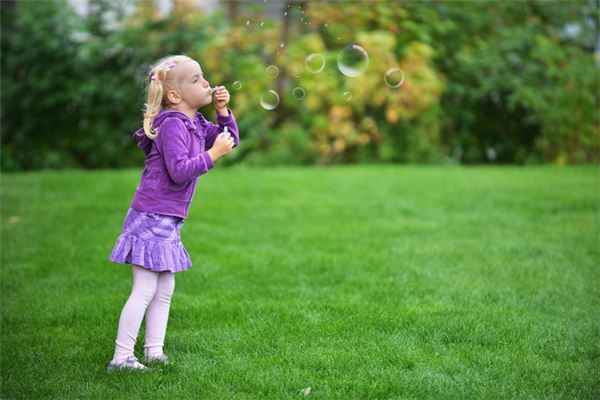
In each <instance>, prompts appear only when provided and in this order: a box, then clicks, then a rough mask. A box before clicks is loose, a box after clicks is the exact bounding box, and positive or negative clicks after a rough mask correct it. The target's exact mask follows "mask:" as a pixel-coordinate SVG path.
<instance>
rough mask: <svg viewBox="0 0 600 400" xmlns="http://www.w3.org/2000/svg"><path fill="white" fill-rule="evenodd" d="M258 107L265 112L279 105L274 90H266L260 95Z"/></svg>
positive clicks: (277, 96)
mask: <svg viewBox="0 0 600 400" xmlns="http://www.w3.org/2000/svg"><path fill="white" fill-rule="evenodd" d="M260 105H261V106H262V108H264V109H265V110H274V109H275V108H277V106H278V105H279V95H278V94H277V92H276V91H274V90H267V91H265V92H263V93H262V94H261V95H260Z"/></svg>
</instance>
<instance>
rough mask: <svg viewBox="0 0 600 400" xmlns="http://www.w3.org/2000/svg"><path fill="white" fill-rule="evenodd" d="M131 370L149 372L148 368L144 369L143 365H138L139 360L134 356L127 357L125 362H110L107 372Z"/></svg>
mask: <svg viewBox="0 0 600 400" xmlns="http://www.w3.org/2000/svg"><path fill="white" fill-rule="evenodd" d="M123 369H124V370H132V371H150V368H148V367H146V366H145V365H144V364H142V363H140V362H139V360H138V359H137V358H136V357H135V356H129V357H127V359H126V360H125V361H121V362H116V361H114V360H113V361H111V362H110V364H108V371H109V372H110V371H115V370H123Z"/></svg>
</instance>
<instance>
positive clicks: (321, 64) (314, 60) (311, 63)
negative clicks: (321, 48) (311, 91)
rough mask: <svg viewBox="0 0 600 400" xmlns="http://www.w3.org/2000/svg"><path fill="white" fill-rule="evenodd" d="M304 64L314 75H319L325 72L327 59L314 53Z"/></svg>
mask: <svg viewBox="0 0 600 400" xmlns="http://www.w3.org/2000/svg"><path fill="white" fill-rule="evenodd" d="M304 64H305V65H306V69H307V70H309V71H310V72H312V73H313V74H317V73H319V72H321V71H323V68H325V57H323V56H322V55H320V54H319V53H312V54H310V55H309V56H308V57H306V61H305V63H304Z"/></svg>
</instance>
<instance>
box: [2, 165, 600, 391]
mask: <svg viewBox="0 0 600 400" xmlns="http://www.w3.org/2000/svg"><path fill="white" fill-rule="evenodd" d="M139 175H140V170H139V169H135V170H121V171H114V170H106V171H54V172H52V171H42V172H32V173H18V174H3V175H2V180H1V221H2V238H1V242H2V249H1V250H2V256H1V257H2V258H1V261H2V265H1V267H2V268H1V279H2V281H1V317H2V320H1V328H2V331H1V363H2V364H1V368H2V371H1V379H2V382H1V384H2V386H1V389H0V395H1V398H2V399H42V398H45V399H94V400H98V399H138V398H139V399H145V400H149V399H152V400H154V399H294V398H308V399H311V398H313V399H514V398H518V399H592V398H598V397H599V396H600V284H599V283H600V174H599V169H598V167H597V166H583V167H563V168H561V167H557V166H535V167H481V166H480V167H458V166H418V165H417V166H395V165H369V166H336V167H327V168H320V167H281V168H250V167H241V166H240V167H234V168H219V165H218V164H217V165H216V166H215V168H214V169H213V170H211V171H210V172H209V173H208V174H207V175H206V176H203V177H202V178H201V179H200V182H199V185H198V188H197V190H196V195H195V199H194V202H193V204H192V207H191V208H190V215H189V218H188V219H187V220H186V222H185V225H184V227H183V229H182V240H183V242H184V244H185V245H186V248H187V249H188V251H189V252H190V254H191V257H192V262H193V266H192V268H191V269H190V270H188V271H185V272H181V273H177V274H176V287H175V293H174V295H173V299H172V304H171V312H170V318H169V325H168V328H167V335H166V339H165V348H164V350H165V353H166V354H168V355H169V357H170V358H171V359H172V360H173V362H174V364H173V365H170V366H166V367H162V368H156V369H154V370H153V371H151V372H148V373H139V372H138V373H130V372H117V373H112V374H109V373H107V372H106V367H107V365H108V362H109V361H110V359H111V358H112V356H113V352H114V341H115V337H116V332H117V324H118V319H119V314H120V312H121V309H122V307H123V305H124V303H125V302H126V300H127V298H128V296H129V293H130V290H131V283H132V273H131V267H130V266H128V265H119V264H113V263H111V262H110V261H108V255H109V254H110V252H111V250H112V247H113V245H114V244H115V241H116V239H117V236H118V234H119V232H120V229H121V226H122V223H123V219H124V217H125V212H126V210H127V207H128V206H129V203H130V201H131V197H132V195H133V192H134V191H135V188H136V186H137V184H138V182H139ZM144 333H145V325H144V324H143V325H142V328H141V329H140V336H139V337H138V342H137V345H136V355H137V356H138V357H139V358H141V355H142V354H143V353H142V352H143V347H142V346H143V337H144ZM309 388H310V389H309Z"/></svg>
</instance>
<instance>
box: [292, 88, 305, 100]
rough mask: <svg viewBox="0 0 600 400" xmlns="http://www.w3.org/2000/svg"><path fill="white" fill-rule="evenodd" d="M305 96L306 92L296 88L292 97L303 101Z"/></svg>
mask: <svg viewBox="0 0 600 400" xmlns="http://www.w3.org/2000/svg"><path fill="white" fill-rule="evenodd" d="M305 94H306V92H305V91H304V89H302V88H301V87H300V86H298V87H295V88H294V90H292V97H293V98H294V99H296V100H302V99H303V98H304V95H305Z"/></svg>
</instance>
